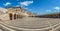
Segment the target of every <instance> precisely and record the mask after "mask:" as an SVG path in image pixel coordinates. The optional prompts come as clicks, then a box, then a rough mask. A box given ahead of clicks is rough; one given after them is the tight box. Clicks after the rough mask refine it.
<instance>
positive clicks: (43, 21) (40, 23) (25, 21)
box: [3, 17, 60, 29]
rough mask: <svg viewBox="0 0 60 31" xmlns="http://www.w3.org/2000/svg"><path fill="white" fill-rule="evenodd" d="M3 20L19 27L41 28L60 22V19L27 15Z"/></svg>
mask: <svg viewBox="0 0 60 31" xmlns="http://www.w3.org/2000/svg"><path fill="white" fill-rule="evenodd" d="M3 22H4V23H6V24H8V25H11V26H15V27H19V28H29V29H40V28H45V27H50V25H49V23H50V24H51V25H52V26H54V25H56V24H59V23H60V19H59V18H35V17H26V18H22V19H18V20H11V21H3ZM48 22H49V23H48Z"/></svg>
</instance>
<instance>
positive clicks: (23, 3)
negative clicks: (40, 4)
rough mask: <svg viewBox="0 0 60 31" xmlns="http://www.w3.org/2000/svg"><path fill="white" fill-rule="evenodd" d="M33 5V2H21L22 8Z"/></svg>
mask: <svg viewBox="0 0 60 31" xmlns="http://www.w3.org/2000/svg"><path fill="white" fill-rule="evenodd" d="M32 3H33V1H24V2H20V4H21V5H22V6H28V5H30V4H32Z"/></svg>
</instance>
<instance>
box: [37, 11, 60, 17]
mask: <svg viewBox="0 0 60 31" xmlns="http://www.w3.org/2000/svg"><path fill="white" fill-rule="evenodd" d="M36 17H40V18H60V12H58V13H52V14H45V15H38V16H36Z"/></svg>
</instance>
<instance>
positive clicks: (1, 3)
mask: <svg viewBox="0 0 60 31" xmlns="http://www.w3.org/2000/svg"><path fill="white" fill-rule="evenodd" d="M7 6H21V7H23V8H25V9H26V10H27V11H30V12H33V13H37V14H50V13H55V12H60V0H0V7H3V8H4V7H7Z"/></svg>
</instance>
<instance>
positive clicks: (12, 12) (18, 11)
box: [7, 7, 29, 20]
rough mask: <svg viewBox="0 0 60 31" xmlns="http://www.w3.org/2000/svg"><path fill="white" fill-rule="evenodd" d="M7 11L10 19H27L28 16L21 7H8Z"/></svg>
mask: <svg viewBox="0 0 60 31" xmlns="http://www.w3.org/2000/svg"><path fill="white" fill-rule="evenodd" d="M7 9H8V11H7V13H8V14H9V16H10V19H11V20H12V18H13V19H18V18H22V17H27V16H29V15H28V14H27V13H26V11H25V10H24V9H22V8H21V7H10V8H7Z"/></svg>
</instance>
